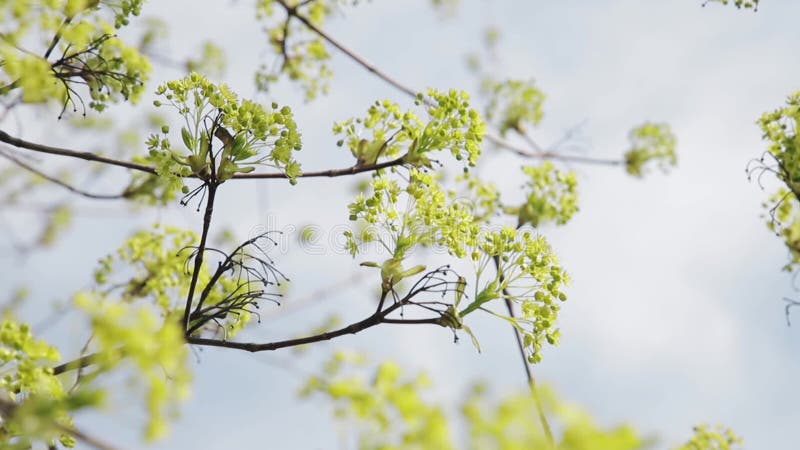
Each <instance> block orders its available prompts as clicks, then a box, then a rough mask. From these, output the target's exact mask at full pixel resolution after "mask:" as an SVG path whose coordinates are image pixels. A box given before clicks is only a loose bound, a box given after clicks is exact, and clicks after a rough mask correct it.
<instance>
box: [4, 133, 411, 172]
mask: <svg viewBox="0 0 800 450" xmlns="http://www.w3.org/2000/svg"><path fill="white" fill-rule="evenodd" d="M0 142H5V143H6V144H9V145H12V146H14V147H17V148H23V149H26V150H31V151H34V152H41V153H48V154H51V155H60V156H68V157H70V158H78V159H83V160H86V161H94V162H98V163H102V164H108V165H111V166H117V167H124V168H126V169H132V170H137V171H140V172H145V173H149V174H152V175H155V174H156V169H155V168H153V167H150V166H148V165H145V164H139V163H135V162H130V161H123V160H118V159H113V158H106V157H104V156H99V155H96V154H94V153H91V152H81V151H76V150H70V149H66V148H60V147H52V146H49V145H43V144H37V143H35V142H30V141H26V140H23V139H20V138H17V137H14V136H11V135H9V134H8V133H6V132H4V131H2V130H0ZM403 163H404V160H403V158H402V157H400V158H397V159H393V160H391V161H384V162H380V163H376V164H360V165H359V164H356V165H355V166H351V167H346V168H344V169H329V170H320V171H316V172H305V173H302V174H300V175H298V177H299V178H318V177H341V176H347V175H355V174H357V173H362V172H372V171H375V170H380V169H385V168H387V167H394V166H400V165H402V164H403ZM187 178H197V175H189V176H187ZM272 178H280V179H286V178H289V176H288V175H286V174H285V173H282V172H276V173H238V174H235V175H234V176H233V177H232V179H236V180H256V179H258V180H260V179H272Z"/></svg>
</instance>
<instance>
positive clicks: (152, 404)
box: [75, 292, 191, 439]
mask: <svg viewBox="0 0 800 450" xmlns="http://www.w3.org/2000/svg"><path fill="white" fill-rule="evenodd" d="M75 304H76V306H78V308H80V309H82V310H83V311H84V312H85V313H86V314H87V315H88V316H89V319H90V322H91V328H92V336H94V344H95V346H96V352H95V354H96V356H95V363H96V365H97V366H98V367H99V369H97V370H99V371H110V370H112V369H114V368H116V367H117V366H118V365H119V364H120V363H122V361H123V359H122V358H123V356H124V357H125V358H126V359H125V360H126V361H131V362H132V363H133V365H134V367H135V368H136V372H135V373H134V374H132V375H131V376H130V380H129V381H130V382H131V384H133V385H143V388H144V390H145V395H144V400H145V405H146V408H147V412H148V414H149V417H148V421H147V424H146V428H145V436H146V437H147V438H148V439H155V438H158V437H161V436H163V435H164V433H165V432H166V426H167V419H169V418H170V417H171V416H174V414H175V413H176V412H177V404H178V402H179V401H180V400H183V399H184V398H185V397H186V396H187V395H188V393H189V383H190V381H191V374H190V371H189V365H188V358H187V357H188V355H189V351H188V348H187V347H186V345H185V341H184V338H183V331H182V330H181V329H180V326H179V325H178V320H177V317H175V316H169V317H167V318H163V317H159V316H158V315H157V314H155V313H154V312H153V311H152V309H151V308H149V307H147V306H146V305H140V306H138V307H137V306H134V305H131V304H129V303H126V302H119V301H113V300H108V299H105V298H103V297H102V296H101V295H98V294H97V293H88V292H83V293H79V294H77V295H76V296H75ZM120 349H124V350H123V351H124V355H123V353H122V352H121V351H120Z"/></svg>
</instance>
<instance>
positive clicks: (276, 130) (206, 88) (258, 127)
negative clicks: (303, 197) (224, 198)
mask: <svg viewBox="0 0 800 450" xmlns="http://www.w3.org/2000/svg"><path fill="white" fill-rule="evenodd" d="M156 94H157V95H159V96H161V97H162V98H163V99H164V100H165V102H166V104H168V105H170V106H172V107H174V108H175V109H177V111H178V113H179V114H181V115H182V116H183V117H184V119H185V121H186V126H185V127H182V128H181V140H182V141H183V144H184V147H185V149H186V150H187V151H188V155H186V156H183V155H179V154H178V155H174V154H173V155H172V156H171V157H173V158H174V159H176V160H177V161H179V162H180V163H181V164H183V165H185V166H187V167H189V168H190V169H191V173H193V174H196V175H198V176H200V177H201V178H204V177H207V176H209V175H213V176H214V177H215V178H216V180H218V181H220V182H223V181H225V180H227V179H229V178H231V177H232V176H233V175H235V174H236V173H247V172H251V171H253V170H254V169H255V166H256V165H267V166H272V167H275V168H278V169H281V170H283V171H284V172H285V173H286V175H287V176H288V177H289V179H290V181H291V182H292V183H294V182H295V181H296V180H295V178H296V177H297V176H298V175H300V174H301V170H300V164H299V163H298V162H297V161H296V160H295V159H294V155H293V152H294V151H297V150H300V148H301V147H302V145H301V142H300V133H299V131H298V130H297V125H296V124H295V122H294V117H293V115H292V111H291V109H290V108H289V107H287V106H283V107H279V106H278V104H276V103H273V104H272V105H270V107H269V108H265V107H264V106H262V105H260V104H258V103H256V102H253V101H251V100H240V99H239V98H238V96H237V95H236V94H235V93H233V92H232V91H231V90H230V89H229V88H228V87H227V86H226V85H224V84H221V85H216V84H214V83H212V82H210V81H209V80H208V79H206V78H205V77H203V76H202V75H199V74H197V73H192V74H190V75H188V76H186V77H185V78H183V79H180V80H174V81H169V82H167V83H165V84H163V85H161V86H159V88H158V89H157V90H156ZM165 102H164V101H162V100H156V101H155V102H154V103H155V105H156V106H162V105H164V104H165ZM164 131H165V132H168V131H169V129H168V128H167V129H165V130H164ZM215 138H216V139H219V140H220V141H221V142H222V145H223V149H222V152H221V157H220V160H219V161H215V163H216V168H215V169H216V172H215V173H214V174H211V172H212V159H213V158H214V156H212V155H214V153H213V152H211V147H212V140H213V139H215ZM165 151H166V150H165Z"/></svg>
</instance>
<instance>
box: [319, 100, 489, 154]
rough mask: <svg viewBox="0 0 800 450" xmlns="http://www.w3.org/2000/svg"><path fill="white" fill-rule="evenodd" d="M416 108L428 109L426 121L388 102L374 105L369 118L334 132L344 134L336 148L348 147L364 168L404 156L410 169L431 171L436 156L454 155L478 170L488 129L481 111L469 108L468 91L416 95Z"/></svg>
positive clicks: (339, 126)
mask: <svg viewBox="0 0 800 450" xmlns="http://www.w3.org/2000/svg"><path fill="white" fill-rule="evenodd" d="M416 104H417V105H421V106H424V107H425V111H426V113H427V119H428V120H427V121H423V120H422V119H420V117H419V116H417V115H416V114H415V113H413V112H412V111H403V110H402V109H401V108H400V106H399V105H397V104H396V103H394V102H391V101H389V100H383V101H377V102H375V104H373V105H372V106H370V107H369V109H368V110H367V115H366V116H365V117H363V118H355V119H348V120H345V121H342V122H337V123H336V124H334V126H333V132H334V133H335V134H338V135H343V138H342V139H340V140H339V141H338V142H337V145H339V146H341V145H347V148H349V149H350V152H351V153H352V154H353V156H355V158H356V159H357V160H358V162H359V163H361V164H371V163H375V162H377V161H378V159H379V158H381V157H383V158H392V157H397V156H399V155H401V154H403V152H405V153H404V158H403V160H404V162H406V163H407V164H409V165H412V166H415V167H420V168H422V167H431V166H432V160H431V159H430V153H431V152H434V151H440V150H449V151H450V153H452V155H453V156H454V157H455V158H456V159H458V160H465V161H466V162H467V164H468V165H469V166H474V165H475V163H476V162H477V160H478V156H480V151H481V149H480V145H481V141H482V139H483V135H484V133H485V126H484V123H483V120H482V119H481V118H480V115H479V114H478V112H477V111H476V110H475V109H473V108H471V107H470V105H469V96H468V95H467V94H466V93H465V92H463V91H456V90H450V91H448V92H439V91H437V90H434V89H429V90H428V91H427V92H426V94H425V95H423V94H419V95H418V96H417V100H416Z"/></svg>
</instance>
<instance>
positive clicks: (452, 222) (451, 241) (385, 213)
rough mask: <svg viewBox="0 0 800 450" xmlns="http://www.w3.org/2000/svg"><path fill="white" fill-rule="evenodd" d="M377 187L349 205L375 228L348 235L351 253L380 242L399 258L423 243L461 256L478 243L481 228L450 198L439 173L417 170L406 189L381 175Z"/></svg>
mask: <svg viewBox="0 0 800 450" xmlns="http://www.w3.org/2000/svg"><path fill="white" fill-rule="evenodd" d="M371 187H372V193H371V194H370V195H368V196H365V195H364V194H359V195H358V197H357V198H356V200H355V201H354V202H352V203H350V206H349V208H350V219H351V220H354V221H355V220H359V219H361V220H364V221H365V222H366V223H367V225H368V227H370V228H372V229H371V230H370V229H369V228H368V229H367V230H365V231H364V232H362V233H359V234H354V233H352V232H346V237H347V244H346V245H347V248H348V250H349V251H350V253H351V254H353V255H355V254H356V253H357V252H358V250H359V248H360V247H361V246H362V245H363V244H365V243H368V242H379V243H380V244H381V245H382V246H383V247H384V248H385V249H387V250H388V251H389V252H391V254H392V256H393V257H394V258H400V259H402V258H404V257H405V256H406V255H407V254H408V252H409V250H411V249H412V248H413V247H415V246H417V245H423V246H430V245H439V246H441V247H443V248H446V249H447V250H448V252H449V253H450V254H452V255H453V256H456V257H459V258H460V257H464V256H466V254H467V250H468V249H469V248H472V247H473V246H474V245H476V244H477V236H478V226H477V223H476V221H475V218H474V216H473V215H472V213H471V211H470V209H469V208H468V205H465V204H463V203H461V202H458V201H455V200H454V199H452V198H451V197H450V196H449V195H447V193H446V192H445V191H444V190H443V189H442V188H441V186H440V185H439V183H438V182H437V181H436V179H435V176H434V175H433V174H430V173H425V172H422V171H420V170H417V169H411V170H410V172H409V180H408V183H407V185H406V186H405V187H404V188H401V186H400V183H399V182H398V181H397V180H395V179H392V178H390V177H389V176H388V175H381V176H376V177H375V178H373V180H372V185H371ZM401 196H402V200H401ZM398 205H404V207H403V209H401V208H400V207H399V206H398ZM381 232H386V234H387V236H382V233H381Z"/></svg>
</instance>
